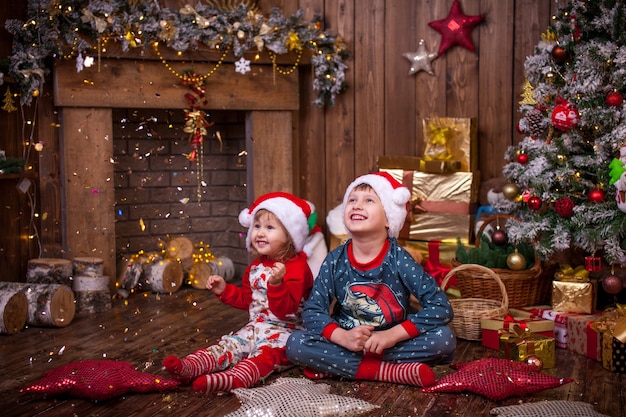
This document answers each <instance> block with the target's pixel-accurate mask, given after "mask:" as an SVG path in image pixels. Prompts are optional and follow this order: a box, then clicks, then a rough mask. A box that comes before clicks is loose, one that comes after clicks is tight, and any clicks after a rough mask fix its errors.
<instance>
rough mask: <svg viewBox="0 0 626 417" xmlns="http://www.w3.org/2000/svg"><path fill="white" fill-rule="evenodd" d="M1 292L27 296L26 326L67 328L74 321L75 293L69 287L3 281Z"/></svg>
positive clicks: (0, 283)
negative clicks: (13, 292)
mask: <svg viewBox="0 0 626 417" xmlns="http://www.w3.org/2000/svg"><path fill="white" fill-rule="evenodd" d="M0 290H9V291H21V292H23V293H24V294H25V295H26V298H27V300H28V318H27V319H26V324H28V325H30V326H39V327H65V326H67V325H68V324H70V323H71V322H72V320H74V314H75V312H76V304H75V298H74V292H73V291H72V289H71V288H70V287H68V286H67V285H62V284H35V283H24V282H5V281H3V282H0Z"/></svg>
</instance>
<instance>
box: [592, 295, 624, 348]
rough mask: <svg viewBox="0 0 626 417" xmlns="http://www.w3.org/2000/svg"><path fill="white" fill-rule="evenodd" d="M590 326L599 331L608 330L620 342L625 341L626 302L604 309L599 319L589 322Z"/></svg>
mask: <svg viewBox="0 0 626 417" xmlns="http://www.w3.org/2000/svg"><path fill="white" fill-rule="evenodd" d="M591 328H592V329H594V330H595V331H597V332H599V333H602V332H608V333H609V334H611V335H612V336H613V337H614V338H616V339H617V340H619V341H620V342H621V343H626V304H617V305H616V307H609V308H607V309H606V310H604V312H603V313H602V316H601V317H600V319H599V320H596V321H594V322H593V323H591Z"/></svg>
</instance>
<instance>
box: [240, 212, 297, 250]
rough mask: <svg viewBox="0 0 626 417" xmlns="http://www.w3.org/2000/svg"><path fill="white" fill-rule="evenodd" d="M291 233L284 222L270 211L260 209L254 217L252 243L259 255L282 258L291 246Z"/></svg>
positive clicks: (251, 234)
mask: <svg viewBox="0 0 626 417" xmlns="http://www.w3.org/2000/svg"><path fill="white" fill-rule="evenodd" d="M289 239H290V238H289V234H288V233H287V231H286V230H285V228H284V227H283V224H282V223H281V222H280V221H279V220H278V219H277V218H276V216H274V215H273V214H272V213H270V212H268V211H260V212H259V213H257V215H256V216H255V218H254V223H253V224H252V231H251V233H250V245H251V246H252V249H254V250H255V251H256V252H257V253H258V254H259V255H265V256H267V257H269V258H273V259H281V258H282V257H283V255H284V253H285V248H286V247H288V246H289V242H290V240H289Z"/></svg>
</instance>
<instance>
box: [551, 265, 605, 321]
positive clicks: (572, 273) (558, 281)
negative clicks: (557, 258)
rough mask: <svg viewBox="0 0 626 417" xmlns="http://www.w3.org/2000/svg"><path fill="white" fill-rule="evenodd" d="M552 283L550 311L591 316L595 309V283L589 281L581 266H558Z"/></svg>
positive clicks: (586, 272)
mask: <svg viewBox="0 0 626 417" xmlns="http://www.w3.org/2000/svg"><path fill="white" fill-rule="evenodd" d="M560 269H561V270H560V271H558V272H556V273H555V274H554V278H555V280H554V281H552V309H553V310H555V311H562V312H565V313H582V314H591V313H592V312H593V310H594V308H595V299H596V288H597V281H595V280H590V279H589V272H588V271H587V270H586V269H585V267H583V266H578V267H576V268H572V267H571V266H570V265H567V264H565V265H560Z"/></svg>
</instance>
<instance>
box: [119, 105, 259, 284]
mask: <svg viewBox="0 0 626 417" xmlns="http://www.w3.org/2000/svg"><path fill="white" fill-rule="evenodd" d="M206 113H207V117H206V120H207V121H208V122H209V123H210V124H211V126H209V127H208V128H207V135H206V136H205V138H204V141H203V142H202V145H201V146H199V145H198V146H196V147H195V149H196V151H197V152H198V156H197V158H196V161H192V160H190V159H189V158H188V157H187V156H188V155H189V154H190V153H191V152H192V151H193V150H194V146H193V145H192V143H191V141H190V136H189V133H186V132H185V131H184V127H185V113H184V111H183V110H164V109H139V110H133V109H114V110H113V135H114V139H113V148H114V151H113V152H114V153H113V158H114V174H115V179H114V186H115V208H114V209H115V236H116V238H115V247H116V254H117V257H118V259H120V258H126V259H128V258H129V257H131V256H132V255H134V254H138V253H139V252H144V253H149V252H159V251H161V250H162V249H163V245H164V244H166V243H167V242H168V240H169V239H172V238H175V237H186V238H188V239H189V240H190V241H191V242H193V243H194V244H197V245H201V246H204V247H207V245H208V249H209V250H210V252H211V253H212V254H213V255H215V256H216V257H227V258H230V260H232V261H233V264H234V266H235V278H237V277H241V275H242V274H243V271H244V269H245V267H246V265H247V263H248V253H247V251H246V247H245V236H246V231H245V230H244V229H243V228H242V227H241V225H240V224H239V221H238V215H239V212H240V211H241V210H243V209H244V208H245V207H247V200H246V196H247V189H246V186H247V185H246V177H247V166H248V163H247V162H248V159H247V154H246V151H245V112H244V111H234V110H227V111H206Z"/></svg>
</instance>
